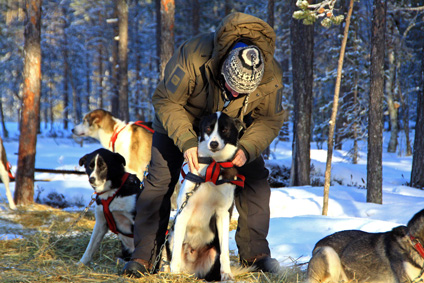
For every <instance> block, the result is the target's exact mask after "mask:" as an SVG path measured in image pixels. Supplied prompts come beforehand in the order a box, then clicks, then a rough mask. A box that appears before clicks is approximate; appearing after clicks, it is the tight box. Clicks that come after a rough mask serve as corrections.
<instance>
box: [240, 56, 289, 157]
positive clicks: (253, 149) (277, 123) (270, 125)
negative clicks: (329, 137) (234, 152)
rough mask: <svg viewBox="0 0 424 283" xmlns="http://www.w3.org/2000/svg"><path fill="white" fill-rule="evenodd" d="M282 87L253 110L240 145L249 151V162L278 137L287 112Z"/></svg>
mask: <svg viewBox="0 0 424 283" xmlns="http://www.w3.org/2000/svg"><path fill="white" fill-rule="evenodd" d="M275 67H276V69H275V70H277V74H276V78H278V79H279V80H280V82H279V84H280V83H281V76H280V75H279V71H280V68H279V66H278V64H276V66H275ZM282 90H283V89H282V87H281V88H279V89H276V90H275V91H273V92H272V93H270V94H268V95H267V96H266V97H265V98H264V100H263V101H262V102H261V103H260V104H259V105H258V106H257V107H256V108H255V109H254V110H253V111H252V118H253V122H252V124H251V125H250V126H249V127H248V128H247V129H246V131H245V132H244V134H243V136H242V137H241V139H240V141H239V145H240V146H241V147H242V148H243V149H244V150H245V152H247V153H248V155H249V156H248V162H250V161H253V160H255V159H256V158H258V157H259V156H260V155H261V154H262V152H263V151H264V150H265V149H266V148H267V147H268V146H269V145H270V144H271V142H272V141H273V140H274V139H275V138H276V137H277V135H278V133H279V131H280V129H281V127H282V126H283V123H284V121H285V119H286V115H287V113H286V112H285V110H284V109H283V107H282V93H283V91H282Z"/></svg>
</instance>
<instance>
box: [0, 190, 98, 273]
mask: <svg viewBox="0 0 424 283" xmlns="http://www.w3.org/2000/svg"><path fill="white" fill-rule="evenodd" d="M94 195H95V193H93V194H92V195H91V200H90V203H89V204H88V205H87V206H86V207H85V209H84V210H83V211H82V212H81V213H80V215H79V216H78V218H77V219H76V220H75V221H74V222H73V223H72V224H71V225H70V226H69V227H68V229H67V230H66V231H65V233H63V234H62V235H61V237H59V238H58V239H57V240H56V241H54V242H52V243H51V244H49V245H47V246H45V247H44V248H42V249H40V250H38V251H37V252H36V253H35V254H34V255H32V256H31V257H29V258H28V259H27V260H25V261H22V262H21V263H19V264H18V265H16V266H12V267H10V266H9V267H5V266H0V269H5V270H12V269H15V270H18V271H19V270H21V271H32V272H35V271H34V270H29V269H18V267H19V266H21V265H24V264H26V263H28V262H30V261H31V260H33V259H35V258H37V257H38V256H39V255H40V254H42V253H44V252H45V251H47V250H49V249H51V248H52V247H53V246H55V245H56V244H57V243H58V242H59V240H61V239H62V238H63V236H65V235H66V234H68V233H70V232H73V231H72V230H71V229H72V228H73V227H74V226H75V225H76V224H77V223H78V222H79V221H80V220H81V218H82V217H83V216H84V215H85V214H86V213H87V212H88V210H89V209H90V206H91V205H92V204H93V203H94V202H95V201H96V198H95V197H93V196H94ZM37 272H38V271H37Z"/></svg>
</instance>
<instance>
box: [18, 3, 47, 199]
mask: <svg viewBox="0 0 424 283" xmlns="http://www.w3.org/2000/svg"><path fill="white" fill-rule="evenodd" d="M41 5H42V0H28V1H27V2H26V3H25V6H26V17H25V31H24V37H25V44H24V54H25V59H24V60H25V61H24V70H23V82H24V84H23V97H22V104H23V105H22V116H21V135H20V137H19V151H18V168H17V174H16V184H15V196H14V198H15V203H16V204H17V205H27V204H31V203H33V202H34V167H35V153H36V145H37V130H38V125H39V112H40V93H41V45H40V39H41Z"/></svg>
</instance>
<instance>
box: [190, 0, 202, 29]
mask: <svg viewBox="0 0 424 283" xmlns="http://www.w3.org/2000/svg"><path fill="white" fill-rule="evenodd" d="M191 15H192V17H193V36H195V35H198V34H199V31H200V5H199V0H192V1H191Z"/></svg>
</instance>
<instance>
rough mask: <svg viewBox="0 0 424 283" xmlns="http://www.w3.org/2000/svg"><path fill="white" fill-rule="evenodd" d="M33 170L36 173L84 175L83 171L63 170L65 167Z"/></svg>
mask: <svg viewBox="0 0 424 283" xmlns="http://www.w3.org/2000/svg"><path fill="white" fill-rule="evenodd" d="M34 171H35V172H38V173H54V174H77V175H85V174H86V173H85V172H84V171H78V170H65V169H45V168H35V169H34Z"/></svg>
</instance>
